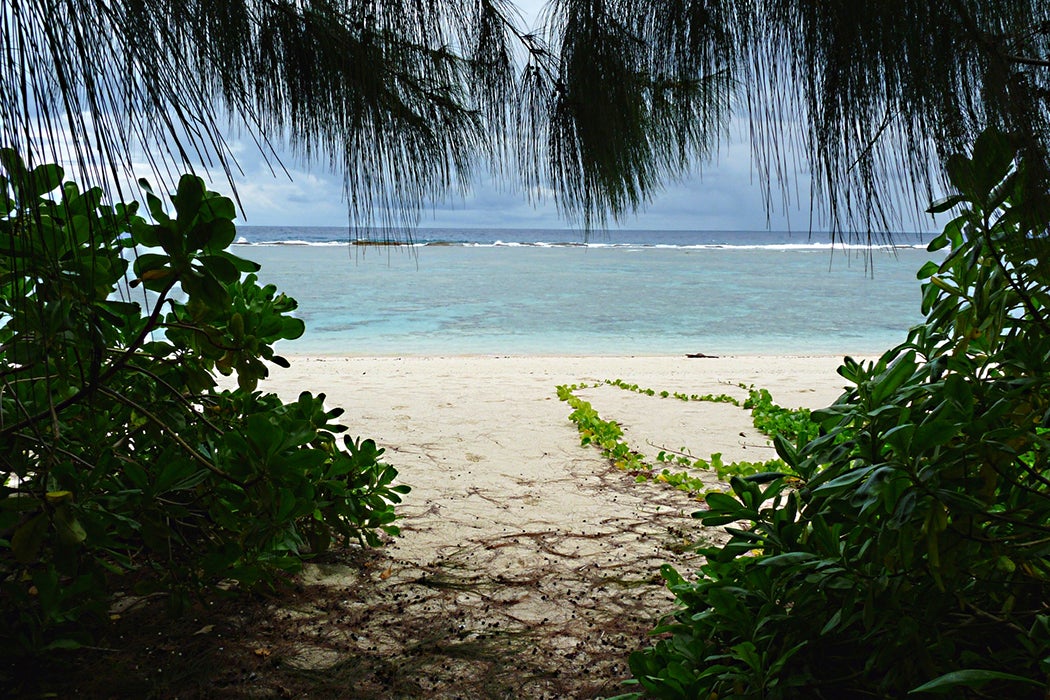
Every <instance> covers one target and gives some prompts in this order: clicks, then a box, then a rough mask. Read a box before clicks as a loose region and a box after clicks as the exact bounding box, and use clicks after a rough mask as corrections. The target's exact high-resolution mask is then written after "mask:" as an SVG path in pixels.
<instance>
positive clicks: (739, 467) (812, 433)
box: [557, 379, 818, 499]
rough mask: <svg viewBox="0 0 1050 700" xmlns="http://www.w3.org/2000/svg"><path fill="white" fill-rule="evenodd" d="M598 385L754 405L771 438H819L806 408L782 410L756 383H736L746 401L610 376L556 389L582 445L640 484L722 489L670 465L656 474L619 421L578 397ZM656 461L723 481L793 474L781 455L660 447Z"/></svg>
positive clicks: (700, 493)
mask: <svg viewBox="0 0 1050 700" xmlns="http://www.w3.org/2000/svg"><path fill="white" fill-rule="evenodd" d="M600 386H614V387H617V388H619V389H623V390H624V391H631V392H634V393H637V394H642V395H645V396H653V397H659V398H674V399H678V400H679V401H706V402H711V403H727V404H731V405H733V406H738V407H740V408H744V409H750V410H751V416H752V422H753V423H754V425H755V428H756V429H758V430H759V431H760V432H762V433H763V434H764V435H766V436H768V437H770V438H773V437H774V436H775V435H777V434H780V435H782V436H783V437H785V438H788V439H791V440H796V439H797V438H799V437H803V438H805V439H806V440H809V439H812V437H816V434H817V429H818V428H817V426H816V424H815V423H813V421H812V420H811V419H810V412H809V410H808V409H786V408H783V407H781V406H778V405H776V404H775V403H773V399H772V396H771V395H770V393H769V391H767V390H765V389H755V388H754V387H753V386H752V387H749V386H745V385H743V384H739V385H737V386H739V387H740V388H742V389H745V390H747V391H748V392H749V395H748V398H747V399H746V400H745V401H743V402H741V401H740V400H739V399H737V398H735V397H733V396H730V395H728V394H703V395H700V394H685V393H683V392H678V391H675V392H670V391H657V390H655V389H650V388H644V387H640V386H639V385H637V384H629V383H627V382H625V381H623V380H622V379H615V380H609V379H607V380H605V381H603V382H596V383H594V384H572V385H561V386H558V387H557V392H558V398H559V399H560V400H562V401H565V402H566V403H568V404H569V406H570V407H571V408H572V409H573V410H572V413H571V414H570V415H569V419H570V420H571V421H573V422H574V423H575V424H576V427H577V430H579V433H580V444H581V445H595V446H596V447H598V449H600V450H601V452H602V454H603V455H604V456H605V457H606V458H608V459H609V460H610V461H611V462H612V464H613V466H615V467H617V468H618V469H623V470H624V471H627V472H628V473H630V474H632V475H633V476H634V477H635V480H636V481H638V482H644V481H659V482H662V483H665V484H668V485H669V486H671V487H673V488H676V489H678V490H680V491H685V492H687V493H689V494H690V495H691V496H695V497H697V498H698V499H702V498H703V497H704V496H706V494H708V493H710V492H713V491H720V489H717V488H716V489H712V488H710V487H709V486H708V485H707V484H706V483H705V482H704V481H703V479H701V478H699V477H697V476H694V475H693V474H691V473H689V472H688V471H678V472H672V471H671V470H670V469H667V468H664V469H662V470H660V471H659V472H658V471H657V469H658V466H657V465H653V464H651V463H649V462H648V461H646V459H645V457H644V455H642V454H641V453H640V452H638V451H637V450H635V449H633V448H632V447H631V446H630V444H628V443H627V442H626V441H625V440H624V439H623V429H622V428H621V427H620V425H619V424H618V423H616V422H615V421H607V420H605V419H603V418H602V417H601V416H600V415H599V414H598V412H597V411H596V410H595V409H594V407H593V406H592V405H591V404H590V403H589V402H587V401H585V400H583V399H581V398H580V397H578V396H576V393H575V392H577V391H579V390H581V389H592V388H596V387H600ZM656 462H657V463H658V465H661V464H670V465H676V466H681V467H686V468H687V469H693V470H703V471H713V472H714V473H715V475H716V476H717V477H718V479H719V480H720V481H728V480H729V479H731V478H732V477H734V476H738V477H743V476H751V475H754V474H761V473H779V474H792V475H793V474H794V472H793V471H792V470H791V469H790V468H789V467H788V466H787V465H786V464H785V463H784V462H783V461H781V460H780V459H771V460H766V461H760V462H749V461H739V462H729V463H726V462H723V461H722V454H721V453H719V452H716V453H713V454H712V455H711V456H710V457H709V458H708V459H704V458H702V457H696V456H695V455H692V454H690V453H689V452H688V451H687V450H686V449H685V448H684V447H683V448H682V449H681V450H680V451H674V450H669V449H663V450H660V452H659V453H658V454H657V456H656Z"/></svg>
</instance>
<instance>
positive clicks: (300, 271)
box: [235, 227, 931, 355]
mask: <svg viewBox="0 0 1050 700" xmlns="http://www.w3.org/2000/svg"><path fill="white" fill-rule="evenodd" d="M241 235H242V236H243V238H242V239H241V240H242V243H241V244H240V245H237V246H236V250H235V252H236V253H237V254H239V255H242V256H244V257H247V258H250V259H252V260H255V261H257V262H259V263H261V264H262V266H263V269H262V271H261V273H260V277H261V279H262V280H263V281H264V282H269V283H274V284H276V285H277V286H278V288H279V289H281V290H282V291H284V292H286V293H287V294H289V295H291V296H293V297H295V298H296V299H297V300H298V301H299V310H298V311H297V315H298V316H299V317H300V318H302V319H303V320H304V321H305V322H306V325H307V331H306V335H304V336H303V338H301V339H300V340H297V341H295V342H293V343H283V344H282V346H281V351H282V352H298V353H325V354H352V355H371V354H378V355H424V354H474V353H478V354H526V353H534V354H548V353H549V354H598V355H622V354H627V355H637V354H684V353H695V352H703V353H706V354H709V355H718V354H724V353H790V354H795V353H833V354H849V353H853V354H862V353H874V352H879V351H881V350H884V349H886V348H888V347H890V346H891V345H893V344H895V343H897V342H900V341H901V340H903V339H904V336H905V333H906V331H907V329H908V328H909V327H910V326H911V325H914V324H915V323H917V322H918V321H919V320H920V318H921V316H920V314H919V283H918V282H917V280H916V279H915V272H916V271H917V270H918V269H919V267H920V266H921V265H922V263H923V262H925V261H926V260H928V259H930V257H931V254H930V253H927V252H926V250H925V246H924V245H923V244H922V243H921V241H920V240H919V239H918V238H917V237H914V236H898V237H896V238H895V243H896V244H897V245H895V246H894V247H893V248H889V247H879V248H875V249H867V248H865V247H861V246H858V247H842V246H835V247H834V248H833V247H832V246H831V245H830V244H829V243H828V242H827V239H823V238H818V237H816V236H814V237H813V238H812V239H811V238H809V237H807V236H806V235H805V234H801V235H800V234H794V235H789V234H785V233H769V232H679V231H675V232H666V231H664V232H661V231H629V232H622V231H621V232H614V233H610V234H607V235H601V234H596V235H592V237H591V238H590V239H589V240H588V241H586V242H584V241H583V239H582V238H581V237H580V236H579V235H578V234H577V233H575V232H572V231H535V230H514V231H509V230H499V231H470V230H467V231H463V230H455V231H453V230H442V231H425V230H424V231H419V232H417V233H416V235H415V237H414V240H415V243H414V244H413V245H410V246H403V247H398V248H392V247H382V248H377V247H369V248H365V247H362V246H353V245H349V244H348V240H347V232H346V230H345V229H307V228H264V227H244V228H242V229H241Z"/></svg>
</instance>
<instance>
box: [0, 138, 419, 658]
mask: <svg viewBox="0 0 1050 700" xmlns="http://www.w3.org/2000/svg"><path fill="white" fill-rule="evenodd" d="M0 161H2V164H3V166H4V168H5V170H6V172H7V177H6V178H0V245H2V247H3V250H2V254H0V446H2V448H0V611H2V614H3V619H4V625H3V628H2V629H0V651H2V652H3V653H4V655H5V658H7V659H12V658H17V656H18V655H20V654H25V653H36V652H39V651H41V650H47V649H52V648H55V647H71V646H76V645H78V644H82V643H84V642H86V641H87V640H88V638H89V637H88V635H87V634H86V632H85V631H84V630H86V629H87V628H88V627H89V626H90V625H89V624H88V623H90V622H91V621H92V620H93V619H98V618H100V617H103V616H104V614H105V613H106V610H107V604H108V602H109V600H110V597H111V595H112V593H113V592H114V591H116V590H124V591H129V592H135V593H138V594H145V593H149V592H153V591H163V592H165V593H167V594H169V599H170V600H171V603H172V606H173V608H174V609H175V610H178V609H179V608H180V607H182V606H184V605H185V603H186V602H187V601H188V600H189V599H190V597H191V596H193V595H196V594H199V593H201V592H202V591H205V590H208V589H209V588H212V587H214V586H215V585H216V584H217V583H219V582H231V581H232V582H237V583H240V584H244V585H249V586H250V585H260V584H266V583H268V582H272V581H273V580H274V577H275V576H276V575H278V574H279V573H280V572H285V571H294V570H296V569H297V568H298V567H299V566H300V564H301V561H302V558H303V556H305V555H306V554H308V553H310V552H319V551H323V550H324V549H326V548H328V547H329V546H331V545H333V544H335V543H342V542H344V541H347V540H351V539H353V540H360V541H362V542H365V543H368V544H377V543H378V542H379V533H380V532H382V531H385V532H388V533H396V532H397V529H396V527H394V526H393V524H392V523H393V521H394V517H395V516H394V512H393V505H392V504H394V503H397V502H399V496H398V494H401V493H404V492H406V491H407V487H405V486H394V485H393V483H392V482H393V480H394V478H395V476H396V474H397V473H396V471H395V470H394V469H393V468H392V467H390V466H389V465H386V464H383V463H382V462H380V461H379V459H380V456H381V454H382V450H381V449H378V448H377V447H376V445H375V443H374V442H373V441H371V440H360V439H358V440H351V439H349V438H344V439H343V441H342V444H340V442H339V441H337V439H336V435H337V434H338V433H340V432H343V431H344V430H345V428H344V427H343V426H340V425H337V424H336V423H335V419H336V418H337V417H338V416H339V415H340V413H341V412H342V411H341V410H340V409H335V410H328V409H326V408H325V407H324V395H323V394H321V395H316V396H315V395H312V394H309V393H303V394H302V395H300V397H299V399H298V400H297V401H294V402H291V403H284V402H283V401H281V400H280V399H279V398H278V397H277V396H275V395H273V394H264V393H261V392H259V391H256V385H257V382H258V380H259V379H261V378H263V377H265V376H266V375H267V367H266V365H265V364H264V362H263V361H264V360H266V361H270V362H273V363H276V364H278V365H287V362H286V361H284V360H283V359H282V358H281V357H279V356H277V355H276V354H275V353H274V350H273V344H274V343H275V342H276V341H277V340H280V339H294V338H297V337H298V336H300V335H301V334H302V333H303V329H304V326H303V323H302V321H300V320H298V319H296V318H294V317H293V316H291V312H292V311H293V310H294V309H295V308H296V304H295V301H294V300H292V299H290V298H288V297H286V296H285V295H283V294H280V293H278V292H277V290H276V289H275V288H274V287H273V286H272V285H266V286H261V285H260V284H259V282H258V279H257V278H256V276H255V275H254V274H253V273H254V272H255V271H256V270H257V269H258V266H257V265H255V264H254V263H251V262H249V261H247V260H243V259H241V258H239V257H237V256H235V255H233V254H231V253H230V252H229V250H228V247H229V245H230V244H231V243H232V242H233V240H234V237H235V227H234V224H233V218H234V214H235V210H234V205H233V203H232V202H231V201H230V200H229V199H227V198H225V197H222V196H219V195H218V194H216V193H214V192H208V191H207V190H206V189H205V187H204V184H203V182H202V181H201V180H200V179H199V178H196V177H192V176H188V175H187V176H183V177H182V179H181V180H180V181H179V184H178V191H177V193H176V194H175V195H173V197H172V199H171V202H172V205H173V207H174V214H173V215H169V214H168V213H167V212H166V211H165V208H164V205H163V203H162V201H161V199H160V198H159V197H157V196H156V195H154V194H153V192H152V191H151V190H150V189H149V187H148V185H146V184H145V183H142V184H143V187H144V188H145V194H146V202H147V206H148V209H149V213H150V217H151V220H152V221H147V220H146V219H144V218H143V217H141V216H139V213H138V210H139V205H138V204H137V203H131V204H127V205H125V204H117V205H116V206H106V205H104V204H103V197H102V193H101V191H100V190H98V189H89V190H87V191H81V190H80V189H79V188H78V187H77V186H76V185H75V184H73V183H70V182H67V183H65V184H61V185H60V183H61V181H62V178H63V172H62V170H61V169H60V168H59V167H58V166H55V165H44V166H40V167H37V168H35V169H32V170H28V169H27V168H26V167H25V166H24V165H23V163H22V162H21V160H20V159H19V157H18V156H17V154H15V153H14V152H12V151H10V150H5V151H2V152H0ZM52 193H54V196H52ZM130 260H134V262H133V263H131V262H130ZM129 268H130V271H129ZM129 278H130V281H129ZM215 372H219V373H222V374H226V375H231V374H235V375H236V377H237V384H238V387H237V388H236V389H235V390H232V391H231V390H219V389H218V388H217V385H216V380H215V378H214V373H215Z"/></svg>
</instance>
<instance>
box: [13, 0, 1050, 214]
mask: <svg viewBox="0 0 1050 700" xmlns="http://www.w3.org/2000/svg"><path fill="white" fill-rule="evenodd" d="M0 6H2V8H3V15H2V16H3V20H2V22H0V52H2V54H3V56H4V60H3V66H2V68H0V122H2V126H0V129H2V133H0V140H2V141H3V142H5V143H6V145H8V146H11V147H13V148H15V149H16V150H18V151H19V152H21V153H23V154H25V156H26V157H27V160H28V161H29V162H30V163H34V162H36V163H40V162H49V161H61V162H65V163H68V164H70V165H75V166H76V168H77V169H78V170H79V171H80V172H81V174H82V176H83V177H84V178H85V179H88V180H91V181H96V182H99V181H103V180H104V181H108V182H110V183H119V182H120V181H122V180H123V181H125V182H126V181H128V178H127V177H126V176H127V175H128V174H129V173H128V171H129V170H130V169H131V167H132V163H133V162H136V161H138V162H141V161H143V160H146V161H148V162H149V163H151V165H152V167H153V169H154V171H155V173H154V175H155V176H158V175H163V174H168V177H167V179H168V181H170V182H174V180H175V177H174V175H173V173H177V172H181V171H182V170H184V169H185V168H186V167H188V166H190V165H192V164H194V163H197V164H198V167H199V164H201V163H203V164H204V165H205V167H208V168H210V169H217V170H219V171H224V172H225V173H226V174H227V175H230V174H232V173H234V172H235V171H236V169H237V163H236V158H235V156H234V153H233V152H232V150H231V148H229V147H228V146H227V144H226V142H225V140H224V137H225V135H227V134H229V133H232V132H231V127H232V128H233V129H236V130H243V132H245V133H248V134H250V135H251V136H252V137H253V138H254V139H255V140H256V142H257V143H258V145H259V147H260V148H261V149H262V150H263V151H264V152H266V153H268V154H269V155H270V156H271V159H272V162H273V164H274V167H275V168H279V167H280V163H279V162H278V161H277V159H276V157H275V156H274V154H275V153H276V151H277V150H280V149H281V148H283V146H284V144H285V142H288V143H289V144H290V145H291V146H292V148H293V150H294V152H296V153H297V154H298V155H301V156H304V157H308V158H310V159H312V160H314V161H320V162H321V163H324V164H326V165H328V166H330V167H331V168H333V169H334V170H336V171H337V172H342V173H344V174H345V187H346V194H347V197H348V203H349V208H350V214H351V218H352V220H355V221H363V222H367V221H369V220H371V218H372V216H371V215H373V214H377V213H378V214H380V215H382V213H383V212H386V211H394V212H402V213H408V214H409V219H410V218H411V214H412V212H413V211H414V210H415V209H416V208H417V207H418V206H420V205H421V204H423V203H424V202H426V201H427V200H428V199H429V198H432V197H439V196H442V195H443V194H445V193H448V192H449V191H450V190H453V191H454V190H455V188H456V186H457V185H461V184H462V183H463V182H465V181H466V180H465V178H466V177H467V176H469V174H470V173H471V170H472V169H473V168H476V167H479V166H484V165H489V166H491V167H492V168H493V170H494V171H495V172H497V173H499V174H500V175H501V176H502V177H503V178H504V179H506V180H510V181H512V182H517V183H519V184H520V185H522V186H523V188H524V189H525V191H526V192H527V193H531V194H530V196H539V195H538V193H540V192H544V191H547V190H548V189H549V190H551V191H553V193H554V194H553V196H554V197H555V199H556V201H557V203H558V204H559V206H560V207H561V209H562V210H563V212H565V213H566V214H567V215H568V216H570V218H575V219H578V220H581V221H582V222H584V223H587V224H589V223H592V222H593V223H600V222H601V221H603V220H604V219H605V218H606V216H607V215H609V214H612V215H613V216H615V215H617V214H619V213H622V212H625V211H631V210H633V209H635V208H637V207H639V206H642V205H644V203H645V202H646V201H647V200H648V199H649V198H650V197H651V196H652V195H653V193H654V192H655V191H656V190H657V189H658V187H659V185H660V183H661V182H663V181H665V180H666V179H667V178H669V177H674V176H677V175H679V174H681V173H683V172H684V171H686V170H687V169H689V168H691V167H693V166H695V165H696V164H697V163H698V162H700V160H702V159H703V158H704V157H705V156H707V155H709V154H710V152H711V150H712V149H713V148H714V147H715V146H716V145H717V143H718V140H719V138H720V137H722V136H723V135H724V128H723V127H724V125H725V124H726V120H727V119H728V118H729V117H730V116H738V117H742V118H745V119H747V120H748V122H749V123H750V125H751V140H752V146H753V149H754V153H755V156H756V162H757V164H758V166H759V170H760V172H761V174H762V175H763V179H764V180H765V182H766V183H768V184H769V185H770V186H771V187H770V189H771V190H772V191H774V192H775V191H776V190H777V189H778V187H780V186H786V185H788V184H790V181H791V178H792V176H793V174H794V173H795V172H797V171H799V170H800V169H802V170H809V171H811V172H812V173H813V175H814V178H813V181H814V185H815V192H814V195H815V196H814V202H815V206H816V208H817V209H818V210H823V211H824V212H825V213H827V214H830V215H831V222H832V223H837V224H840V225H847V224H849V225H854V226H858V227H860V228H862V229H868V228H872V227H875V228H877V227H880V226H884V225H888V224H890V223H891V222H892V220H893V218H894V214H895V213H896V212H895V211H894V207H893V206H892V202H893V201H894V199H893V198H892V197H888V196H887V195H888V194H889V193H890V192H892V191H893V190H895V189H904V190H907V191H911V192H912V193H913V194H916V195H919V201H920V202H925V201H928V199H929V198H928V197H927V196H926V194H927V193H928V191H929V190H930V189H931V188H932V186H933V185H934V184H935V183H936V181H937V180H938V177H939V168H938V167H937V165H936V163H938V162H940V161H941V160H942V159H943V158H942V157H943V156H945V155H946V154H948V153H951V152H955V151H957V150H958V149H959V148H960V147H961V146H962V145H963V144H964V143H968V142H971V141H972V139H973V137H974V136H975V134H976V133H977V132H978V131H979V130H980V129H981V128H983V127H984V126H985V125H988V124H994V125H998V126H999V127H1001V128H1003V129H1004V130H1006V131H1009V132H1018V133H1019V134H1020V135H1021V136H1022V137H1023V139H1024V142H1025V144H1026V149H1027V150H1029V151H1031V152H1038V153H1046V152H1047V145H1048V144H1047V141H1048V138H1050V128H1048V127H1050V124H1048V119H1047V109H1046V97H1047V94H1048V93H1047V89H1048V88H1050V84H1048V80H1047V65H1048V60H1050V7H1048V4H1047V3H1045V2H1043V1H1042V0H996V1H994V2H991V1H988V0H880V1H879V2H856V0H828V1H827V2H820V3H814V2H809V1H807V0H660V1H659V2H654V1H653V0H552V1H551V2H550V3H548V4H547V6H546V8H545V11H544V13H543V14H542V15H541V21H540V26H538V27H537V28H535V29H529V28H526V27H525V25H524V22H523V20H522V18H521V16H520V14H519V13H518V11H517V9H516V8H515V6H514V4H513V3H511V2H509V1H508V0H221V1H220V0H152V1H151V2H143V1H142V0H129V1H125V2H114V1H112V0H0ZM271 145H273V146H275V147H276V148H271ZM799 159H801V161H802V162H796V161H798V160H799ZM136 174H137V175H141V174H142V173H136ZM132 181H133V180H132ZM114 186H115V187H118V188H119V185H116V184H114ZM118 194H119V193H118ZM380 218H381V217H380Z"/></svg>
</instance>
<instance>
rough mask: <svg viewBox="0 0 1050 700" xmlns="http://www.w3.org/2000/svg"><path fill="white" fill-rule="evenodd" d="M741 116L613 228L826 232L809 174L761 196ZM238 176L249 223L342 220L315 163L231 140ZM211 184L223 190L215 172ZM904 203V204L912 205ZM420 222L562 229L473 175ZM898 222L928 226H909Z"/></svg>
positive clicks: (525, 1)
mask: <svg viewBox="0 0 1050 700" xmlns="http://www.w3.org/2000/svg"><path fill="white" fill-rule="evenodd" d="M515 4H516V5H517V6H518V8H519V9H520V10H521V11H522V13H523V15H524V16H525V21H526V22H527V23H532V22H535V21H536V19H537V17H538V14H539V11H540V8H541V6H542V5H543V2H542V0H517V1H516V2H515ZM748 139H749V135H748V133H747V131H746V126H745V122H744V120H742V119H741V120H740V121H738V122H736V125H735V126H734V127H731V129H730V133H729V134H728V140H727V141H724V142H723V143H722V144H721V145H720V147H719V149H718V153H717V155H716V156H715V157H714V159H712V160H711V161H709V162H706V163H704V164H702V167H701V168H699V169H698V170H697V171H695V172H692V173H689V174H688V175H687V176H685V177H684V178H682V179H681V180H680V181H677V182H668V183H665V186H664V187H663V189H662V190H661V191H659V192H657V193H656V194H655V196H654V197H653V199H652V201H651V202H650V203H649V204H648V205H647V206H645V207H644V209H643V210H642V211H640V212H638V213H637V214H633V215H632V214H629V215H627V216H625V217H624V218H623V219H622V220H620V221H615V222H614V221H610V222H609V226H610V227H612V228H625V229H656V230H717V231H733V230H748V231H760V230H766V229H770V230H776V231H809V230H821V229H823V228H825V226H824V225H823V222H821V221H819V220H818V221H811V219H810V213H809V212H810V191H809V182H810V181H809V175H808V173H806V172H804V171H797V172H795V173H794V183H793V187H792V191H791V193H790V196H789V197H788V198H787V199H785V198H784V197H783V196H781V194H780V191H779V189H778V188H774V191H775V194H774V196H773V198H772V206H767V204H766V201H765V197H764V187H765V185H764V182H763V181H762V179H761V177H759V175H758V173H757V172H756V170H755V168H754V166H753V161H752V154H751V148H750V145H749V142H748ZM229 144H230V145H231V147H232V148H233V150H234V153H235V155H236V157H237V160H238V164H239V165H240V167H241V169H242V170H243V174H241V175H238V176H237V177H236V179H235V182H236V187H237V193H238V196H239V199H240V201H241V204H242V207H243V212H244V215H243V217H242V221H241V223H242V224H246V225H252V226H345V225H346V224H347V222H348V218H347V207H346V201H345V197H344V193H343V180H342V176H341V175H340V174H339V173H333V172H330V171H328V170H327V169H326V166H325V165H324V164H321V163H315V164H310V163H304V162H302V161H301V160H299V159H297V158H296V157H295V156H293V155H291V154H290V153H287V152H282V153H280V157H281V160H282V162H283V164H284V166H285V169H286V171H287V172H281V171H278V174H277V175H276V176H275V175H274V174H273V172H272V170H271V168H270V166H269V165H268V164H267V163H266V161H265V160H264V159H263V157H262V155H261V154H260V153H259V151H258V150H257V149H256V147H255V146H254V145H253V143H252V142H251V141H250V140H238V139H237V138H236V137H231V138H230V141H229ZM212 186H214V187H216V188H217V189H220V190H223V189H224V187H225V188H228V185H227V184H226V183H225V178H224V176H223V175H222V174H221V173H220V174H217V175H216V176H215V177H214V178H213V181H212ZM912 208H913V207H912ZM419 225H420V226H421V227H427V228H555V229H560V228H571V227H572V226H571V224H570V222H568V221H567V220H566V219H565V218H564V217H563V216H561V215H560V214H559V212H558V210H557V207H556V206H555V203H554V201H553V200H552V199H551V198H549V197H548V198H546V199H544V200H541V201H539V202H530V201H528V199H527V198H526V196H525V193H524V192H522V191H521V189H520V188H518V187H515V183H514V182H513V181H505V182H498V181H496V180H494V179H493V178H492V176H491V175H488V174H487V173H485V172H483V171H482V172H479V173H478V174H477V176H476V177H475V178H474V181H473V182H472V183H471V186H470V187H469V190H468V191H467V192H466V193H465V194H464V195H462V196H459V195H455V194H454V195H450V196H449V197H448V198H446V199H444V200H441V201H434V202H430V203H428V206H427V207H426V208H425V210H424V211H422V212H421V216H420V221H419ZM906 227H907V228H923V229H930V228H932V227H933V226H932V224H930V223H926V224H925V225H924V223H923V222H917V223H916V225H911V226H908V225H906Z"/></svg>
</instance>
